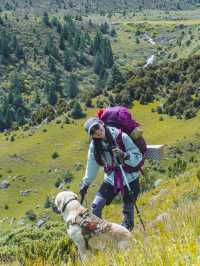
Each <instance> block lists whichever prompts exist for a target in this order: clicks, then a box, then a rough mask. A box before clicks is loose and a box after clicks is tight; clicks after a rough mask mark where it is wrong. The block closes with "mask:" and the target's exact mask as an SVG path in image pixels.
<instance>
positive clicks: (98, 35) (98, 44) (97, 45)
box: [91, 32, 102, 55]
mask: <svg viewBox="0 0 200 266" xmlns="http://www.w3.org/2000/svg"><path fill="white" fill-rule="evenodd" d="M101 43H102V34H101V33H100V32H97V33H96V36H95V38H94V43H93V45H92V50H91V53H92V54H93V55H95V54H96V53H97V52H100V49H101Z"/></svg>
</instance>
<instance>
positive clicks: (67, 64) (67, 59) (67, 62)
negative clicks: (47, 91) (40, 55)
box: [64, 49, 73, 71]
mask: <svg viewBox="0 0 200 266" xmlns="http://www.w3.org/2000/svg"><path fill="white" fill-rule="evenodd" d="M64 68H65V70H67V71H72V68H73V59H72V55H71V52H70V51H69V49H65V53H64Z"/></svg>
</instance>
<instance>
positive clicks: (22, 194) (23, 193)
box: [20, 189, 32, 196]
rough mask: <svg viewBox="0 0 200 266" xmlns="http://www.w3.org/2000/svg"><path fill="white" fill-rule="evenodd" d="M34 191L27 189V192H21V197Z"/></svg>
mask: <svg viewBox="0 0 200 266" xmlns="http://www.w3.org/2000/svg"><path fill="white" fill-rule="evenodd" d="M31 191H32V190H31V189H27V190H25V191H20V195H21V196H27V195H28V194H29V193H30V192H31Z"/></svg>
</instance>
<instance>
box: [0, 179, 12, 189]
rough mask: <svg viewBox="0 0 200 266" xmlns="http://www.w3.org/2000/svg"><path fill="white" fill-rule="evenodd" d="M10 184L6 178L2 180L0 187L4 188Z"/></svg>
mask: <svg viewBox="0 0 200 266" xmlns="http://www.w3.org/2000/svg"><path fill="white" fill-rule="evenodd" d="M9 186H10V184H9V182H8V181H7V180H4V181H3V182H2V183H1V184H0V188H1V189H6V188H8V187H9Z"/></svg>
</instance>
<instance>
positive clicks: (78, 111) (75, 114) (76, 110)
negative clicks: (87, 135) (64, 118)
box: [71, 102, 85, 119]
mask: <svg viewBox="0 0 200 266" xmlns="http://www.w3.org/2000/svg"><path fill="white" fill-rule="evenodd" d="M71 116H72V118H75V119H78V118H81V117H84V116H85V114H84V113H83V111H82V108H81V105H80V103H79V102H75V103H74V106H73V109H72V111H71Z"/></svg>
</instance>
